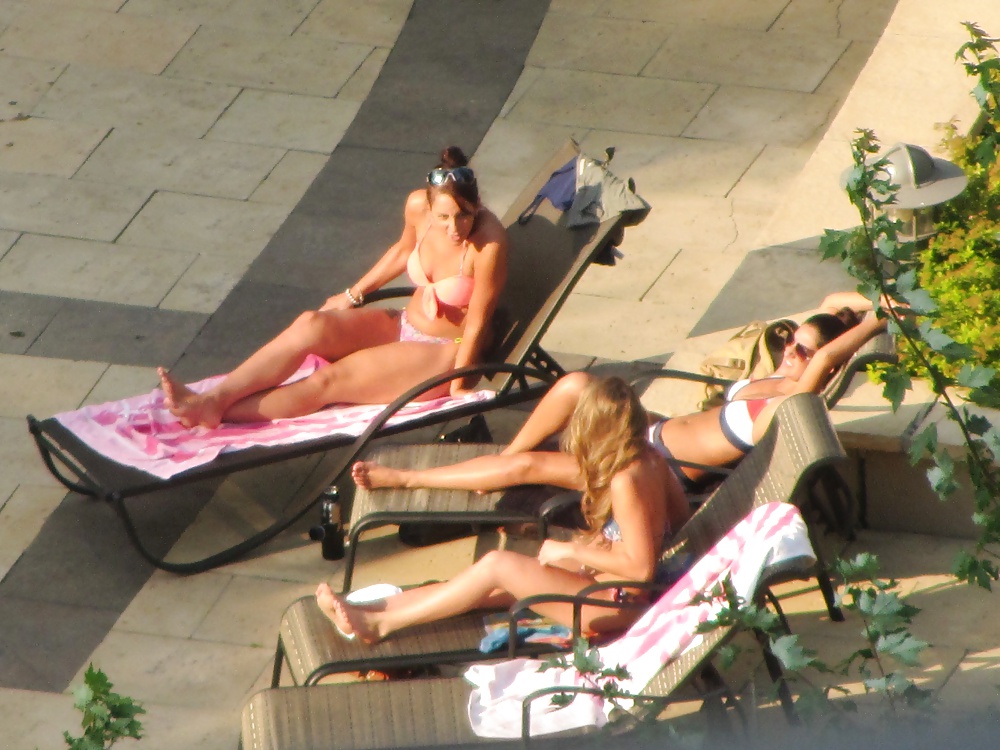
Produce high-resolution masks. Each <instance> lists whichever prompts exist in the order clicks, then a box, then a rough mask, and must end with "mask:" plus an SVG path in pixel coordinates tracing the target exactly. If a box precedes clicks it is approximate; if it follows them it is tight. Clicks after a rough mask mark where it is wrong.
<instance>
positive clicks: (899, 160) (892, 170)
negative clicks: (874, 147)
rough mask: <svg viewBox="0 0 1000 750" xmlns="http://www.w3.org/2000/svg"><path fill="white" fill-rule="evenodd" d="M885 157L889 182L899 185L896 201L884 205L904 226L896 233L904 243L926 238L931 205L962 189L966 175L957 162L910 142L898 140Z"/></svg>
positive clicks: (930, 228)
mask: <svg viewBox="0 0 1000 750" xmlns="http://www.w3.org/2000/svg"><path fill="white" fill-rule="evenodd" d="M885 159H886V160H887V161H888V164H886V171H887V172H888V173H889V181H890V182H892V183H893V184H894V185H898V186H899V191H898V192H897V193H896V201H895V203H893V204H892V205H891V206H888V207H887V208H886V214H887V215H888V216H889V218H890V219H895V220H896V221H899V222H900V223H901V224H902V225H903V226H902V228H901V229H900V230H899V232H898V234H897V236H898V237H899V239H900V240H902V241H904V242H919V241H920V240H925V239H927V238H928V237H930V236H931V235H933V234H934V231H935V230H934V207H935V206H938V205H940V204H942V203H944V202H946V201H949V200H951V199H952V198H954V197H955V196H956V195H958V194H959V193H961V192H962V191H963V190H965V185H966V183H968V181H969V178H968V177H967V176H966V174H965V172H963V171H962V168H961V167H960V166H958V165H957V164H955V163H953V162H950V161H948V160H946V159H938V158H935V157H933V156H931V155H930V154H929V153H927V151H926V150H924V149H922V148H920V146H913V145H911V144H909V143H897V144H896V145H895V146H893V147H892V148H890V149H889V150H888V151H886V153H885Z"/></svg>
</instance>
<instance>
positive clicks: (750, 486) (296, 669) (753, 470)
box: [271, 394, 846, 687]
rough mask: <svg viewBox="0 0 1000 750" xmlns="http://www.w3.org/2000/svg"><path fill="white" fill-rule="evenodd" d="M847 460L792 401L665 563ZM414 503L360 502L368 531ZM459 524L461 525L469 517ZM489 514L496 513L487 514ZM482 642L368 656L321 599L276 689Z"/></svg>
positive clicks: (438, 660) (802, 398)
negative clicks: (286, 679)
mask: <svg viewBox="0 0 1000 750" xmlns="http://www.w3.org/2000/svg"><path fill="white" fill-rule="evenodd" d="M456 447H458V446H442V448H443V449H444V450H447V451H449V452H450V451H452V450H454V449H455V448H456ZM407 448H408V446H401V447H400V448H399V450H406V449H407ZM487 448H488V449H490V450H496V448H495V447H489V446H486V447H484V446H478V445H467V446H461V449H462V450H463V451H467V452H474V451H476V450H477V449H487ZM845 458H846V456H845V454H844V451H843V448H842V447H841V445H840V442H839V441H838V440H837V435H836V433H835V432H834V430H833V426H832V425H831V423H830V419H829V415H828V414H827V411H826V408H825V407H824V405H823V402H822V401H821V400H820V399H819V398H818V397H817V396H814V395H811V394H802V395H798V396H792V397H791V398H788V399H786V400H785V402H784V403H782V404H781V405H780V407H779V408H778V410H777V413H776V415H775V418H774V421H773V422H772V424H771V427H770V429H769V430H768V432H767V434H766V435H765V436H764V438H763V439H762V440H761V441H760V443H759V444H758V445H757V447H756V448H754V450H753V451H751V452H750V454H749V455H748V456H747V457H746V458H745V459H743V461H741V462H740V464H739V465H738V466H737V467H736V468H735V469H734V470H733V471H732V472H731V473H730V474H729V476H727V477H726V479H725V480H724V481H723V482H722V483H721V484H720V485H719V486H718V487H717V488H716V489H715V490H714V491H713V492H712V494H711V495H710V496H709V498H708V499H707V500H706V501H705V502H704V503H702V505H701V506H700V507H699V509H698V510H697V511H696V512H695V513H694V514H693V515H692V517H691V518H690V519H689V520H688V522H687V523H686V524H684V526H683V527H682V528H681V529H680V530H678V532H677V533H676V535H675V537H674V540H673V545H672V546H671V548H670V549H669V550H667V551H666V552H665V553H664V554H665V557H667V558H669V557H671V556H674V555H678V554H684V555H688V556H689V559H693V560H696V559H698V558H700V557H701V556H702V555H703V554H704V553H705V552H707V551H708V550H709V549H711V548H712V547H713V546H714V545H715V544H716V542H718V540H719V539H721V538H722V537H723V536H724V535H725V534H726V533H727V532H728V531H729V530H730V529H732V528H733V526H735V525H736V523H737V522H738V521H739V520H740V519H741V518H743V517H744V516H745V515H746V514H747V513H748V512H749V511H750V510H751V509H752V508H753V507H755V506H757V505H761V504H763V503H767V502H773V501H787V502H795V501H801V500H802V496H803V493H804V492H806V488H807V487H808V486H809V485H810V484H811V482H812V479H813V477H815V476H816V475H817V473H818V472H821V471H823V470H825V469H827V468H829V467H831V466H833V465H835V464H839V463H841V462H843V461H844V460H845ZM412 494H413V493H411V495H412ZM444 494H445V495H446V496H459V497H461V496H464V495H465V494H469V495H472V496H473V498H472V499H473V500H474V501H477V502H478V501H479V500H488V499H489V498H488V496H478V495H475V493H444ZM405 496H406V495H405V493H394V492H390V491H387V490H378V491H373V492H370V493H363V495H362V498H361V499H360V500H359V499H357V498H356V500H355V508H356V510H358V512H360V513H366V514H368V518H369V519H370V520H369V522H368V526H367V528H372V527H373V526H376V525H381V524H382V523H393V522H396V521H395V520H394V519H396V518H406V519H407V520H412V519H413V518H414V517H420V513H419V512H417V513H414V512H404V511H402V510H400V511H393V512H388V511H384V513H385V515H379V516H372V515H371V513H370V510H366V509H370V508H371V507H374V506H376V505H377V504H378V498H380V497H383V498H384V499H386V500H387V501H389V502H391V503H395V502H396V501H397V500H399V501H402V500H403V499H404V498H405ZM423 497H424V498H425V499H417V500H416V501H415V504H416V505H418V506H419V508H420V509H421V510H423V509H425V508H426V498H427V497H429V495H428V494H427V493H423ZM435 497H437V496H435ZM445 502H447V500H445ZM411 507H412V506H411ZM394 512H398V515H393V513H394ZM458 515H459V517H461V514H458ZM483 515H484V516H485V515H487V513H486V512H485V511H484V512H483ZM477 517H481V516H477ZM424 518H425V519H434V518H437V516H436V514H432V513H426V514H425V516H424ZM501 518H502V517H501V514H500V513H499V512H497V513H495V515H494V520H498V519H501ZM508 518H509V516H508ZM358 534H360V531H358ZM356 542H357V534H355V533H354V529H352V544H351V545H350V546H349V548H348V551H349V552H350V551H351V549H352V548H354V545H355V544H356ZM814 546H815V545H814ZM353 561H354V557H353V556H350V557H348V558H346V559H345V572H344V575H345V581H346V583H345V590H346V589H348V588H349V586H350V577H351V567H350V566H351V565H353ZM817 573H818V574H819V575H818V577H819V580H820V582H821V586H822V587H823V590H824V594H825V595H826V596H827V602H828V605H829V606H830V608H831V613H833V612H834V611H836V608H835V607H834V604H833V592H832V587H831V586H830V582H829V578H828V577H826V575H825V569H824V568H822V567H820V568H819V570H818V571H817ZM396 583H405V582H403V581H397V582H396ZM522 609H523V608H522V607H519V606H518V605H515V607H513V608H512V614H514V615H515V616H516V615H518V614H520V612H521V611H522ZM482 636H483V618H482V613H473V614H467V615H461V616H458V617H453V618H449V619H447V620H443V621H441V622H438V623H433V624H430V625H422V626H416V627H413V628H407V629H406V630H404V631H401V632H399V633H396V634H394V635H393V637H392V638H389V639H386V640H385V641H383V642H382V643H380V644H378V645H377V646H375V647H367V646H364V645H359V644H358V643H357V642H355V641H346V640H344V639H342V638H340V637H338V635H337V633H336V631H335V630H334V628H333V626H332V625H331V623H330V621H329V620H328V619H327V618H326V617H324V616H323V614H322V613H321V612H320V610H319V608H318V607H317V606H316V601H315V599H314V598H313V597H303V598H301V599H299V600H297V601H295V602H293V603H292V604H291V605H290V606H289V607H288V609H287V610H286V611H285V613H284V615H283V616H282V620H281V626H280V629H279V635H278V645H277V649H276V651H275V660H274V671H273V675H272V683H271V684H272V686H274V687H277V686H278V685H279V684H280V680H281V674H282V668H283V665H284V664H287V665H288V671H289V674H290V676H291V678H292V680H293V682H294V683H295V684H297V685H310V684H313V683H315V682H317V681H318V680H320V679H322V678H323V677H325V676H327V675H330V674H336V673H342V672H353V671H356V670H362V669H375V670H384V669H392V668H396V667H411V666H420V665H426V664H444V663H467V662H469V661H473V660H475V659H477V658H480V657H481V656H482V654H481V653H480V652H479V651H478V648H479V642H480V640H481V639H482ZM532 648H533V652H534V653H538V652H539V651H540V650H541V649H540V648H539V647H538V646H535V647H532ZM532 648H526V649H523V650H522V651H520V652H519V653H532Z"/></svg>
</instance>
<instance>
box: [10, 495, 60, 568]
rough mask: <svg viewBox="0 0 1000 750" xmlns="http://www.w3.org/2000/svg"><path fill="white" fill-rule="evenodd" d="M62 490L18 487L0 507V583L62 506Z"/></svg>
mask: <svg viewBox="0 0 1000 750" xmlns="http://www.w3.org/2000/svg"><path fill="white" fill-rule="evenodd" d="M65 495H66V490H65V488H57V487H40V486H37V485H30V484H21V485H20V486H18V488H17V490H15V491H14V494H13V495H11V496H10V497H9V498H3V502H2V504H0V580H3V578H4V576H6V575H7V573H8V571H9V570H10V569H11V567H13V565H14V563H15V562H17V558H18V557H20V556H21V553H22V552H23V551H24V550H25V548H27V546H28V545H29V544H30V543H31V540H32V539H34V538H35V535H36V534H38V530H39V529H40V528H41V527H42V524H43V523H44V522H45V519H46V518H48V516H49V514H50V513H51V512H52V511H53V510H54V509H55V508H56V506H57V505H59V503H60V502H62V499H63V497H65Z"/></svg>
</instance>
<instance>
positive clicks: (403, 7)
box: [295, 0, 413, 47]
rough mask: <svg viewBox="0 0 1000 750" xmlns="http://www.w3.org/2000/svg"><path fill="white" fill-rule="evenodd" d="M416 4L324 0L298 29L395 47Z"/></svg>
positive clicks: (395, 0) (404, 0) (407, 1)
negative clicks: (357, 3) (355, 2)
mask: <svg viewBox="0 0 1000 750" xmlns="http://www.w3.org/2000/svg"><path fill="white" fill-rule="evenodd" d="M412 5H413V0H371V1H370V2H366V3H364V4H363V5H356V4H354V3H352V2H350V1H349V0H321V2H320V3H319V4H318V5H317V6H316V7H315V8H313V9H312V10H311V11H310V12H309V17H308V18H307V19H306V20H305V21H303V22H302V24H301V25H300V26H299V27H298V28H297V29H296V30H295V33H296V35H298V34H317V35H322V36H325V37H330V38H332V39H337V40H338V41H341V42H356V43H358V44H368V45H373V46H378V47H392V46H393V44H394V43H395V41H396V38H397V37H398V36H399V32H400V30H401V29H402V28H403V24H404V23H405V22H406V17H407V15H408V14H409V12H410V8H411V7H412Z"/></svg>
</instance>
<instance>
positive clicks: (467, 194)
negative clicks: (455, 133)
mask: <svg viewBox="0 0 1000 750" xmlns="http://www.w3.org/2000/svg"><path fill="white" fill-rule="evenodd" d="M468 165H469V160H468V158H467V157H466V156H465V152H464V151H462V149H460V148H459V147H458V146H448V147H447V148H445V149H443V150H442V151H441V156H440V161H439V162H438V165H437V166H438V169H455V168H456V167H467V166H468ZM439 195H447V196H449V197H450V198H451V199H452V200H454V201H455V203H457V204H458V206H459V208H461V209H462V210H463V211H467V212H468V213H470V214H474V213H476V211H478V210H479V185H477V184H476V181H475V180H473V181H472V182H461V183H459V182H455V181H454V180H447V181H445V182H444V183H443V184H441V185H430V184H428V185H427V203H428V205H429V204H432V203H434V199H435V198H436V197H437V196H439Z"/></svg>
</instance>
